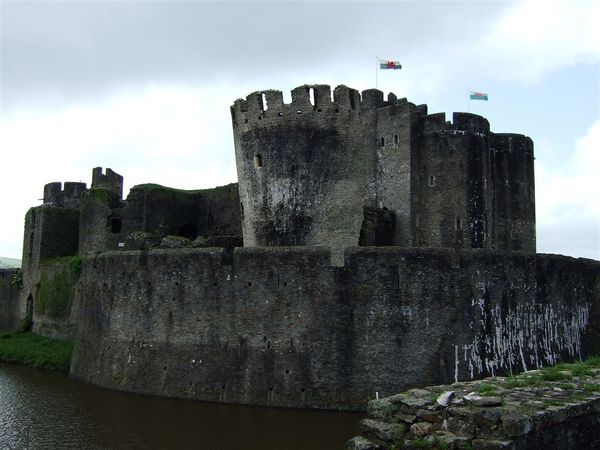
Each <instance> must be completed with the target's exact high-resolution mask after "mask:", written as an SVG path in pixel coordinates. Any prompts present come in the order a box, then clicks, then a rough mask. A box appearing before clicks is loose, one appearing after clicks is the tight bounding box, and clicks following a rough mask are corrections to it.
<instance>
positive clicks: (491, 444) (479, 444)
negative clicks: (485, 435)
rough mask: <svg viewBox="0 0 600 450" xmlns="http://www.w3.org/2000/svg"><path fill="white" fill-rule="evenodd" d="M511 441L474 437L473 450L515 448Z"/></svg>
mask: <svg viewBox="0 0 600 450" xmlns="http://www.w3.org/2000/svg"><path fill="white" fill-rule="evenodd" d="M514 449H515V446H514V444H513V443H512V442H511V441H495V440H487V439H473V450H514Z"/></svg>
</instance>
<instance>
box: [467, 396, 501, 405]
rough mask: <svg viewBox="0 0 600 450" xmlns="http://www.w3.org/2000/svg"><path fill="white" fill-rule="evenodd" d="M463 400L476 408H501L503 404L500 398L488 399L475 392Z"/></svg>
mask: <svg viewBox="0 0 600 450" xmlns="http://www.w3.org/2000/svg"><path fill="white" fill-rule="evenodd" d="M463 399H464V400H466V401H467V402H469V403H471V404H473V405H475V406H480V407H486V406H500V405H501V404H502V399H501V398H500V397H488V396H483V395H478V394H476V393H475V392H471V393H469V394H468V395H465V396H464V397H463Z"/></svg>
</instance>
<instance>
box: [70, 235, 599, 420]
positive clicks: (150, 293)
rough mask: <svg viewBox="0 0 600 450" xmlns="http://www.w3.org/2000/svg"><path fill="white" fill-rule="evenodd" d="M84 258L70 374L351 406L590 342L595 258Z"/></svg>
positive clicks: (261, 401)
mask: <svg viewBox="0 0 600 450" xmlns="http://www.w3.org/2000/svg"><path fill="white" fill-rule="evenodd" d="M330 258H331V255H330V251H329V249H327V248H318V247H314V248H297V247H296V248H293V247H279V248H262V249H258V248H244V249H242V248H237V249H236V250H235V252H234V255H233V259H231V258H229V257H227V254H226V252H225V251H224V250H222V249H215V248H213V249H177V250H151V251H149V252H137V251H126V252H111V253H105V254H101V255H98V256H95V257H90V258H86V259H85V261H84V265H83V271H82V274H81V278H80V281H79V284H78V294H77V295H78V297H77V298H78V301H79V302H80V308H81V311H80V318H79V319H78V322H79V330H78V337H77V340H76V346H75V353H74V357H73V362H72V367H71V375H72V376H74V377H75V378H78V379H81V380H83V381H87V382H91V383H95V384H98V385H102V386H106V387H110V388H115V389H123V390H128V391H134V392H143V393H148V394H157V395H166V396H173V397H181V398H191V399H198V400H209V401H223V402H236V403H248V404H258V405H273V406H291V407H314V408H324V409H356V410H361V409H364V407H365V404H366V401H367V400H368V399H371V398H373V397H374V396H375V395H376V392H377V393H378V395H381V396H385V395H391V394H393V393H395V392H398V391H400V390H403V389H407V388H410V387H415V386H424V385H430V384H443V383H451V382H454V381H456V380H458V381H462V380H469V379H471V378H480V377H484V376H488V375H494V374H502V373H510V372H520V371H523V370H527V369H532V368H537V367H540V366H542V365H543V366H546V365H550V364H553V363H556V362H557V361H563V360H568V359H571V358H579V357H580V356H583V355H587V354H590V353H592V352H598V351H599V350H600V342H598V338H597V337H596V334H597V333H595V331H594V330H595V329H597V327H598V325H599V321H600V313H599V311H598V304H599V303H598V302H599V300H600V299H599V298H598V296H599V284H598V283H599V276H600V271H599V266H600V264H599V263H598V262H595V261H591V260H582V259H579V260H577V259H574V258H568V257H559V256H553V255H537V256H536V255H525V254H519V253H510V254H509V253H502V254H498V253H494V252H490V251H485V250H479V251H474V250H471V251H462V252H451V251H444V250H434V249H431V250H423V249H420V250H416V249H401V248H397V247H390V248H372V247H364V248H351V249H346V255H345V266H343V267H331V265H330Z"/></svg>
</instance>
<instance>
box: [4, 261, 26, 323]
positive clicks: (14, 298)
mask: <svg viewBox="0 0 600 450" xmlns="http://www.w3.org/2000/svg"><path fill="white" fill-rule="evenodd" d="M18 272H20V269H0V331H13V330H16V329H17V328H18V327H19V325H20V320H21V317H20V314H19V313H20V309H19V298H20V295H21V290H20V289H19V287H18V286H15V283H13V280H15V276H18V275H17V273H18Z"/></svg>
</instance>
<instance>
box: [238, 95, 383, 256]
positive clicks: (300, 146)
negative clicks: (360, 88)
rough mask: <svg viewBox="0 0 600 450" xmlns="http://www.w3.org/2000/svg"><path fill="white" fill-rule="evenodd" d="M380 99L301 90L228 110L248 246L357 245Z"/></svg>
mask: <svg viewBox="0 0 600 450" xmlns="http://www.w3.org/2000/svg"><path fill="white" fill-rule="evenodd" d="M378 94H379V95H381V93H380V92H379V91H375V90H373V91H365V92H363V95H362V100H361V96H360V95H359V93H358V92H357V91H356V90H354V89H349V88H347V87H345V86H338V87H337V88H336V89H335V90H334V92H333V100H332V98H331V90H330V87H329V86H326V85H312V86H309V85H305V86H300V87H298V88H296V89H294V90H293V91H292V102H291V103H290V104H284V103H283V96H282V93H281V92H280V91H273V90H269V91H262V92H254V93H252V94H250V95H248V97H247V98H246V99H245V100H237V101H236V102H235V103H234V105H233V106H232V107H231V114H232V120H233V131H234V139H235V155H236V163H237V170H238V180H239V187H240V201H241V205H240V209H241V211H242V223H243V234H244V245H245V246H250V247H252V246H277V245H282V246H285V245H329V246H333V247H343V246H353V245H358V239H359V234H360V228H361V224H362V220H363V214H362V211H363V205H364V204H365V203H366V202H367V201H368V200H367V199H368V197H369V189H370V186H369V183H370V178H371V176H372V173H373V164H374V160H373V152H372V148H373V144H374V139H375V137H374V132H375V127H374V124H375V113H376V108H377V106H378V104H377V103H378V101H377V100H378Z"/></svg>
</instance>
